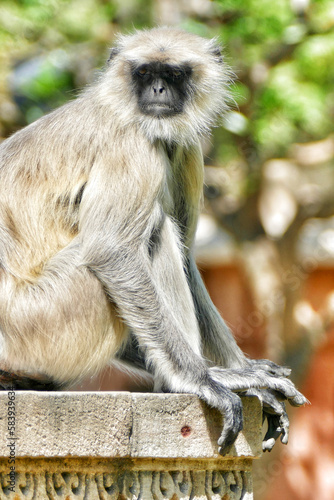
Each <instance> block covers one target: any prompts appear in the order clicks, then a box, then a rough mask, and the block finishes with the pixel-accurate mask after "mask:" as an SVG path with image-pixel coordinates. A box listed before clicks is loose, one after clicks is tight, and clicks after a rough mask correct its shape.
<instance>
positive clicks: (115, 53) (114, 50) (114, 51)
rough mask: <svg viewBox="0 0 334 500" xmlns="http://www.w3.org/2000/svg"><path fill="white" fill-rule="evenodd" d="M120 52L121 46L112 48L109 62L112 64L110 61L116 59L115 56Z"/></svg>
mask: <svg viewBox="0 0 334 500" xmlns="http://www.w3.org/2000/svg"><path fill="white" fill-rule="evenodd" d="M119 53H120V50H119V48H118V47H113V48H112V49H111V52H110V55H109V59H108V61H107V63H108V64H110V62H111V61H112V60H113V59H114V57H116V56H117V55H118V54H119Z"/></svg>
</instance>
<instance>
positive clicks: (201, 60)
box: [103, 28, 230, 144]
mask: <svg viewBox="0 0 334 500" xmlns="http://www.w3.org/2000/svg"><path fill="white" fill-rule="evenodd" d="M229 79H230V74H229V71H228V69H227V68H226V66H225V64H224V62H223V58H222V55H221V51H220V47H219V45H218V44H217V42H216V40H208V39H204V38H201V37H199V36H196V35H193V34H189V33H186V32H184V31H180V30H177V29H173V28H155V29H152V30H149V31H139V32H136V33H135V34H133V35H129V36H120V37H119V38H118V41H117V43H116V45H115V47H114V48H113V49H112V51H111V55H110V59H109V65H108V68H107V71H106V73H105V77H104V78H103V82H104V89H105V93H106V92H108V94H109V96H110V97H111V96H112V97H113V99H115V101H114V104H115V105H117V108H115V106H114V109H116V113H117V114H118V115H119V117H120V120H121V121H122V123H124V126H127V125H130V124H134V123H135V124H137V125H138V126H140V127H141V128H142V130H143V131H144V133H145V134H146V135H147V137H148V139H149V140H150V141H154V140H156V139H163V140H166V141H169V142H174V141H175V142H178V143H183V144H190V143H192V142H193V141H196V140H197V138H198V135H202V134H204V133H207V132H208V131H209V130H210V128H211V127H212V126H213V125H214V123H215V121H216V118H217V116H219V115H220V114H221V113H222V112H223V111H224V109H225V108H226V107H227V101H228V98H229V95H228V82H229ZM113 99H112V100H113Z"/></svg>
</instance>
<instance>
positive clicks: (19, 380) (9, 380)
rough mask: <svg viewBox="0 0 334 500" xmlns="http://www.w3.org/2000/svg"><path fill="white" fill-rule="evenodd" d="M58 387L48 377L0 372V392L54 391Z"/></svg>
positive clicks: (58, 387) (58, 386)
mask: <svg viewBox="0 0 334 500" xmlns="http://www.w3.org/2000/svg"><path fill="white" fill-rule="evenodd" d="M58 389H60V385H59V384H57V383H56V382H54V380H52V379H51V378H50V377H47V376H46V375H40V374H34V375H30V374H24V373H22V372H16V373H12V372H7V371H4V370H0V391H11V390H14V391H56V390H58Z"/></svg>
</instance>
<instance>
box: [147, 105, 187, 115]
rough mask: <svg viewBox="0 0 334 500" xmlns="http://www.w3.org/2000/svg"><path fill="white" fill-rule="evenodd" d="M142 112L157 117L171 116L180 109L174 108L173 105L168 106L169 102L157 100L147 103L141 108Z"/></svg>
mask: <svg viewBox="0 0 334 500" xmlns="http://www.w3.org/2000/svg"><path fill="white" fill-rule="evenodd" d="M143 113H144V114H145V115H151V116H158V117H159V116H172V115H175V114H177V113H180V111H179V110H177V109H175V107H172V106H170V105H169V104H166V103H160V102H159V103H154V104H147V105H146V106H145V107H144V108H143Z"/></svg>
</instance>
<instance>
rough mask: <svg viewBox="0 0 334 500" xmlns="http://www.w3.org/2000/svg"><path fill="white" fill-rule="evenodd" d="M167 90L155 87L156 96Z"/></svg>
mask: <svg viewBox="0 0 334 500" xmlns="http://www.w3.org/2000/svg"><path fill="white" fill-rule="evenodd" d="M164 90H165V87H153V92H154V93H155V94H162V93H163V92H164Z"/></svg>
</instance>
